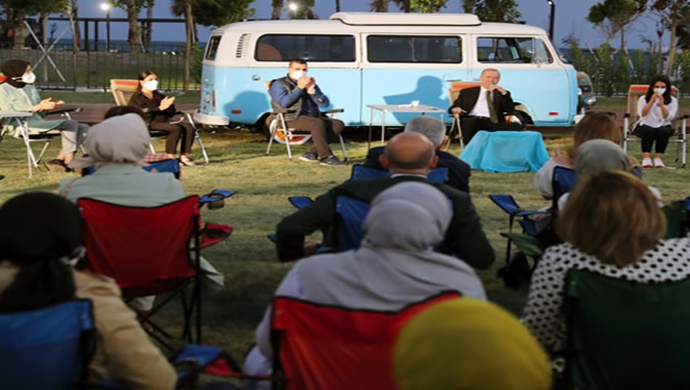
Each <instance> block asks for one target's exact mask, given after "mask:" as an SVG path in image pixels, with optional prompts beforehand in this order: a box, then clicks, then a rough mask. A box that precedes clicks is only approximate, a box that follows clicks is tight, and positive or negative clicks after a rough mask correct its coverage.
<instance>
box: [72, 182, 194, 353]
mask: <svg viewBox="0 0 690 390" xmlns="http://www.w3.org/2000/svg"><path fill="white" fill-rule="evenodd" d="M77 205H78V206H79V209H80V211H81V215H82V217H83V218H84V221H85V222H86V232H85V235H84V242H85V245H86V251H87V258H88V260H87V264H86V268H87V269H88V270H90V271H92V272H96V273H99V274H103V275H106V276H109V277H111V278H113V279H115V281H116V282H117V284H118V285H119V286H120V289H121V290H122V296H123V297H124V298H125V299H126V300H130V299H132V298H137V297H144V296H149V295H157V294H162V293H169V292H170V293H172V294H169V295H167V296H166V297H165V298H164V299H156V305H155V306H154V308H153V309H152V310H151V312H150V314H148V315H147V316H146V317H145V318H142V317H140V320H142V321H143V322H146V323H149V324H151V326H152V328H153V330H154V331H153V332H149V333H150V334H151V336H152V337H153V338H154V339H156V340H157V341H158V342H160V343H161V344H162V345H163V346H165V347H166V348H169V349H172V348H170V346H169V345H168V344H167V343H166V342H165V341H164V339H163V338H161V337H160V336H159V335H158V333H160V334H162V335H164V336H165V337H166V338H171V337H170V335H169V334H168V333H167V332H165V331H164V330H163V329H161V328H160V327H159V326H157V325H156V324H155V323H153V322H151V321H150V318H151V316H153V315H154V314H155V313H156V312H158V311H159V310H160V309H161V308H162V307H163V306H164V305H166V304H167V303H169V302H170V301H171V300H172V299H173V298H175V297H177V296H178V295H179V296H180V297H181V301H182V309H183V313H184V327H183V332H182V338H183V339H184V338H186V339H187V342H190V343H191V342H194V343H197V344H201V299H200V290H199V287H200V284H199V282H200V270H199V258H200V255H199V249H200V245H199V242H200V238H199V197H198V196H196V195H195V196H189V197H186V198H184V199H181V200H179V201H176V202H173V203H168V204H166V205H162V206H158V207H150V208H148V207H129V206H121V205H116V204H112V203H107V202H102V201H98V200H95V199H89V198H82V199H79V201H78V203H77ZM190 242H191V243H192V245H191V246H190ZM190 286H191V287H192V296H191V299H188V298H189V297H187V291H186V290H187V288H188V287H190ZM159 298H160V297H159ZM194 314H195V315H196V319H195V320H194V322H195V331H196V332H195V335H196V340H194V339H193V337H192V333H191V330H192V322H193V318H192V317H193V315H194Z"/></svg>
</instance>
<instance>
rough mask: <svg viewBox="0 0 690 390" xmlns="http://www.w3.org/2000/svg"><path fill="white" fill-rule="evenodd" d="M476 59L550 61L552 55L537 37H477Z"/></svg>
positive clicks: (485, 60) (528, 62)
mask: <svg viewBox="0 0 690 390" xmlns="http://www.w3.org/2000/svg"><path fill="white" fill-rule="evenodd" d="M477 60H478V61H479V62H485V63H503V64H510V63H513V64H515V63H520V64H537V63H538V64H544V63H552V62H553V55H552V54H551V52H550V51H549V48H548V47H547V46H546V43H545V42H544V41H543V40H542V39H541V38H538V37H479V38H477Z"/></svg>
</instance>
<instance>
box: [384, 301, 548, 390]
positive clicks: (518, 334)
mask: <svg viewBox="0 0 690 390" xmlns="http://www.w3.org/2000/svg"><path fill="white" fill-rule="evenodd" d="M393 361H394V373H395V379H396V383H397V385H398V388H399V389H400V390H421V389H491V390H522V389H530V390H547V389H550V388H551V367H550V366H549V359H548V356H547V355H546V353H545V352H544V350H543V349H542V348H541V346H540V345H539V343H538V342H537V340H536V339H535V338H534V337H533V336H532V335H531V334H530V332H529V330H527V328H526V327H525V326H524V325H523V324H521V323H520V321H519V320H518V319H517V318H515V317H514V316H513V315H512V314H510V313H508V312H507V311H505V310H503V309H501V308H500V307H498V306H496V305H494V304H493V303H490V302H482V301H479V300H476V299H471V298H466V297H462V298H456V299H450V300H447V301H443V302H441V303H438V304H434V305H432V306H431V307H429V308H427V309H425V310H424V311H422V312H421V313H419V314H417V315H416V316H414V317H413V318H412V319H411V320H410V321H409V322H408V323H407V324H406V325H405V326H404V327H403V329H402V330H401V332H400V334H399V335H398V339H397V340H396V343H395V351H394V360H393Z"/></svg>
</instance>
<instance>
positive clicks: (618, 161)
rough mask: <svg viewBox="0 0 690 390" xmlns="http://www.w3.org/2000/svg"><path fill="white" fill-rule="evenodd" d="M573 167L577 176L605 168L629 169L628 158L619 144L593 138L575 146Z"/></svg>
mask: <svg viewBox="0 0 690 390" xmlns="http://www.w3.org/2000/svg"><path fill="white" fill-rule="evenodd" d="M573 167H574V168H575V171H576V172H577V174H578V175H579V176H582V175H586V174H590V173H596V172H600V171H603V170H605V169H613V170H619V171H629V170H630V158H628V155H627V154H625V152H624V151H623V148H621V147H620V146H619V145H617V144H615V143H613V142H611V141H609V140H605V139H593V140H590V141H587V142H585V143H583V144H582V145H580V147H579V148H577V151H576V152H575V161H574V165H573Z"/></svg>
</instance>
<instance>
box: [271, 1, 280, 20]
mask: <svg viewBox="0 0 690 390" xmlns="http://www.w3.org/2000/svg"><path fill="white" fill-rule="evenodd" d="M271 6H272V7H273V12H271V19H273V20H278V19H280V15H282V14H283V0H273V1H272V3H271Z"/></svg>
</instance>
